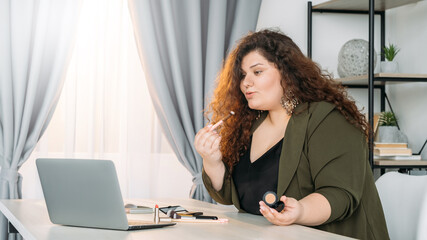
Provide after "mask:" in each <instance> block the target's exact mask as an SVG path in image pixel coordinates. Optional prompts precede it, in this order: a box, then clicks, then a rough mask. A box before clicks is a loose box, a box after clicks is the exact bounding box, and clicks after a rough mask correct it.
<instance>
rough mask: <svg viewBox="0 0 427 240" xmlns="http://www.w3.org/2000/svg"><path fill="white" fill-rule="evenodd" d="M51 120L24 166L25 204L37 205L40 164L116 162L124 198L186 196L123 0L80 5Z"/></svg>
mask: <svg viewBox="0 0 427 240" xmlns="http://www.w3.org/2000/svg"><path fill="white" fill-rule="evenodd" d="M77 31H78V32H77V41H76V46H75V48H74V53H73V55H72V59H71V63H70V66H69V68H68V72H67V77H66V80H65V85H64V89H63V92H62V95H61V98H60V100H59V103H58V106H57V109H56V111H55V114H54V116H53V118H52V120H51V123H50V124H49V127H48V129H47V130H46V132H45V134H44V136H43V137H42V138H41V140H40V141H39V143H38V145H37V147H36V149H35V151H34V152H33V153H32V155H31V156H30V159H29V160H28V161H27V164H25V165H24V166H23V167H22V170H21V172H22V175H23V176H24V181H23V198H42V197H43V195H42V192H41V189H40V184H39V180H38V176H37V173H36V172H37V171H36V169H35V164H34V161H35V159H36V158H38V157H60V158H63V157H66V158H96V159H111V160H113V161H114V162H115V165H116V169H117V172H118V176H119V181H120V184H121V188H122V193H123V196H124V198H156V197H188V194H189V189H190V188H191V185H192V181H191V179H192V177H191V174H190V173H189V172H188V171H187V170H186V169H185V168H184V167H183V166H182V165H181V164H180V163H179V162H178V160H177V158H176V156H175V155H174V154H173V152H172V150H171V149H170V147H169V145H168V143H167V141H166V140H164V137H163V134H162V131H161V128H160V125H159V124H158V120H157V118H156V116H155V113H154V109H153V106H152V103H151V100H150V96H149V93H148V91H147V88H146V83H145V79H144V74H143V72H142V67H141V64H140V61H139V58H138V52H137V50H136V46H135V40H134V34H133V30H132V25H131V22H130V17H129V10H128V7H127V1H123V0H84V1H83V6H82V9H81V16H80V19H79V25H78V30H77Z"/></svg>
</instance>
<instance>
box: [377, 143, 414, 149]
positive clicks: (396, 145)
mask: <svg viewBox="0 0 427 240" xmlns="http://www.w3.org/2000/svg"><path fill="white" fill-rule="evenodd" d="M374 147H376V148H408V144H407V143H385V142H374Z"/></svg>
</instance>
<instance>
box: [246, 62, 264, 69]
mask: <svg viewBox="0 0 427 240" xmlns="http://www.w3.org/2000/svg"><path fill="white" fill-rule="evenodd" d="M258 65H263V64H262V63H255V64H254V65H252V66H250V67H249V68H253V67H256V66H258Z"/></svg>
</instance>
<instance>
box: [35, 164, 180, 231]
mask: <svg viewBox="0 0 427 240" xmlns="http://www.w3.org/2000/svg"><path fill="white" fill-rule="evenodd" d="M36 165H37V170H38V173H39V177H40V182H41V185H42V189H43V194H44V198H45V201H46V206H47V210H48V212H49V218H50V221H51V222H52V223H55V224H62V225H70V226H79V227H92V228H107V229H117V230H136V229H148V228H159V227H165V226H171V225H174V224H175V223H170V222H169V223H158V224H155V223H154V221H146V222H144V221H138V222H135V223H132V224H129V222H128V219H127V217H126V212H125V207H124V203H123V198H122V194H121V191H120V186H119V181H118V179H117V174H116V169H115V167H114V163H113V162H112V161H110V160H90V159H47V158H45V159H41V158H40V159H37V160H36ZM153 220H154V219H153ZM133 222H134V221H133Z"/></svg>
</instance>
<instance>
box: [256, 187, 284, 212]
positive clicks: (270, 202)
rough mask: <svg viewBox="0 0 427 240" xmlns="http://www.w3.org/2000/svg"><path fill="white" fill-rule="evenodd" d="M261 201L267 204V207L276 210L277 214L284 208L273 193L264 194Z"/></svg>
mask: <svg viewBox="0 0 427 240" xmlns="http://www.w3.org/2000/svg"><path fill="white" fill-rule="evenodd" d="M262 200H263V201H264V202H265V204H267V206H269V207H271V208H274V209H276V211H278V212H281V211H282V210H283V209H284V208H285V203H283V202H282V201H280V200H279V198H278V197H277V195H276V193H275V192H273V191H267V192H266V193H264V196H263V197H262Z"/></svg>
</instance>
